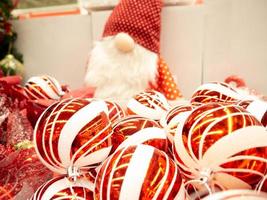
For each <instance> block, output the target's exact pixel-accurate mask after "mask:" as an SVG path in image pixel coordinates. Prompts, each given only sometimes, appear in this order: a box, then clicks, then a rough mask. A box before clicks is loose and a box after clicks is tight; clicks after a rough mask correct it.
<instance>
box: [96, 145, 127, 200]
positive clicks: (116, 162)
mask: <svg viewBox="0 0 267 200" xmlns="http://www.w3.org/2000/svg"><path fill="white" fill-rule="evenodd" d="M126 150H127V148H124V149H122V151H121V152H120V154H119V155H118V156H117V158H116V160H115V161H114V164H113V165H112V168H111V171H110V174H109V176H108V185H107V196H106V199H107V200H110V192H111V185H112V183H113V176H114V173H115V172H116V169H117V167H118V166H117V165H118V163H119V161H120V159H121V157H122V156H123V154H124V152H125V151H126ZM113 155H115V154H113ZM112 158H113V156H110V157H109V160H108V161H107V164H106V168H105V169H104V172H103V178H102V180H101V190H100V196H101V198H100V200H102V192H103V191H102V190H103V182H104V180H105V178H106V170H107V169H108V167H109V163H110V161H111V160H112ZM128 164H129V163H128ZM125 167H127V165H126V166H125ZM104 177H105V178H104Z"/></svg>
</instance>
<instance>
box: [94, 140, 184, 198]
mask: <svg viewBox="0 0 267 200" xmlns="http://www.w3.org/2000/svg"><path fill="white" fill-rule="evenodd" d="M95 184H96V186H95V191H94V196H95V200H114V199H131V200H147V199H169V200H170V199H177V200H183V199H185V192H184V187H183V182H182V179H181V176H180V174H179V171H178V167H177V166H176V164H175V163H174V162H173V161H172V160H171V159H170V158H169V157H168V156H167V154H165V153H164V152H162V151H160V150H157V149H156V148H153V147H151V146H147V145H138V146H130V147H125V148H122V149H120V150H118V151H117V152H116V153H114V154H113V155H112V156H110V157H109V158H108V159H107V160H106V161H105V162H104V163H103V165H102V167H101V168H100V170H99V172H98V175H97V178H96V182H95Z"/></svg>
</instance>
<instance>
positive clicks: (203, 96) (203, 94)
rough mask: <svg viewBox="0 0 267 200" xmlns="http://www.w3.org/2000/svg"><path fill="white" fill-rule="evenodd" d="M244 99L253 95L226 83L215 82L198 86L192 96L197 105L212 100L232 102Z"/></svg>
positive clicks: (192, 101)
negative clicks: (241, 92) (242, 93)
mask: <svg viewBox="0 0 267 200" xmlns="http://www.w3.org/2000/svg"><path fill="white" fill-rule="evenodd" d="M244 99H247V100H249V99H251V97H249V96H244V95H241V94H239V93H238V92H237V91H236V90H235V89H234V88H232V87H231V86H230V85H228V84H226V83H219V82H213V83H206V84H203V85H201V86H200V87H198V88H197V89H196V91H195V92H194V94H193V96H192V98H191V103H192V104H193V105H197V106H198V105H201V104H205V103H211V102H218V103H229V104H232V103H237V102H238V101H239V100H244Z"/></svg>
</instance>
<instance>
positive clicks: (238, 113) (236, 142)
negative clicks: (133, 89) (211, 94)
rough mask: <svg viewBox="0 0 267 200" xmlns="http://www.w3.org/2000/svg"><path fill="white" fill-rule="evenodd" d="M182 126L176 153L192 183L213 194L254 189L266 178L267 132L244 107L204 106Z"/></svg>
mask: <svg viewBox="0 0 267 200" xmlns="http://www.w3.org/2000/svg"><path fill="white" fill-rule="evenodd" d="M181 123H182V124H183V125H182V126H178V130H177V132H176V134H175V137H174V149H173V153H174V157H175V160H176V162H177V164H178V165H179V167H180V169H181V170H182V174H183V175H184V177H185V179H187V180H190V181H191V183H195V185H198V186H199V183H201V184H200V185H201V186H205V187H206V188H207V187H208V188H211V189H212V190H213V189H214V188H220V189H221V190H225V189H251V188H256V187H257V185H258V184H259V182H260V181H261V180H262V179H263V178H264V176H265V174H266V167H267V139H266V138H267V131H266V129H265V128H264V127H263V126H262V125H261V123H260V122H259V121H258V120H257V119H256V118H255V117H254V116H253V115H252V114H250V113H249V112H247V111H246V110H245V109H243V108H242V107H239V106H236V105H228V104H219V103H210V104H205V105H203V106H200V107H198V108H196V109H194V110H193V111H192V113H191V114H190V115H189V116H188V117H187V118H186V119H184V121H183V122H181Z"/></svg>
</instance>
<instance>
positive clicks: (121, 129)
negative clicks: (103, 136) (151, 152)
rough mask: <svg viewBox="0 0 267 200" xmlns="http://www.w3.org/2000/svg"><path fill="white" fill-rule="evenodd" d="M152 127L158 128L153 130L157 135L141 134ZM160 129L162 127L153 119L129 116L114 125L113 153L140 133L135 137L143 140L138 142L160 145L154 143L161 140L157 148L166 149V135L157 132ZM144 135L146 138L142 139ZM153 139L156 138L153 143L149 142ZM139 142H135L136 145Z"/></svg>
mask: <svg viewBox="0 0 267 200" xmlns="http://www.w3.org/2000/svg"><path fill="white" fill-rule="evenodd" d="M152 127H154V128H157V129H153V131H152V132H153V133H154V132H157V133H156V135H152V133H151V132H150V133H149V134H146V133H148V132H147V131H144V132H140V131H141V130H143V129H146V128H152ZM159 128H160V126H159V124H158V123H157V122H156V121H154V120H152V119H148V118H145V117H140V116H127V117H125V118H123V119H121V120H118V121H117V122H116V123H114V125H113V134H112V136H111V138H112V146H113V151H115V150H116V149H117V148H118V146H119V145H121V144H122V143H123V142H124V141H125V140H127V139H129V137H130V136H132V135H134V134H135V133H137V132H139V134H138V135H137V136H135V137H137V138H139V137H141V138H140V139H141V140H140V139H139V140H137V141H139V142H141V141H143V142H145V141H146V142H148V143H151V144H155V145H156V144H158V143H154V140H155V139H156V138H159V141H160V143H159V144H158V145H156V147H157V148H160V149H161V148H165V139H166V134H165V133H164V135H165V136H163V131H162V130H160V131H156V130H159ZM150 130H151V129H150ZM144 134H146V135H144ZM142 135H144V137H142ZM135 137H134V138H135ZM151 137H153V138H154V139H153V140H152V141H150V140H149V138H151ZM164 137H165V139H164ZM137 138H136V139H137ZM147 140H148V141H147ZM131 141H132V140H131ZM137 141H136V140H135V144H136V142H137ZM132 142H134V141H132ZM141 143H142V142H141ZM132 145H134V144H132Z"/></svg>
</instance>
